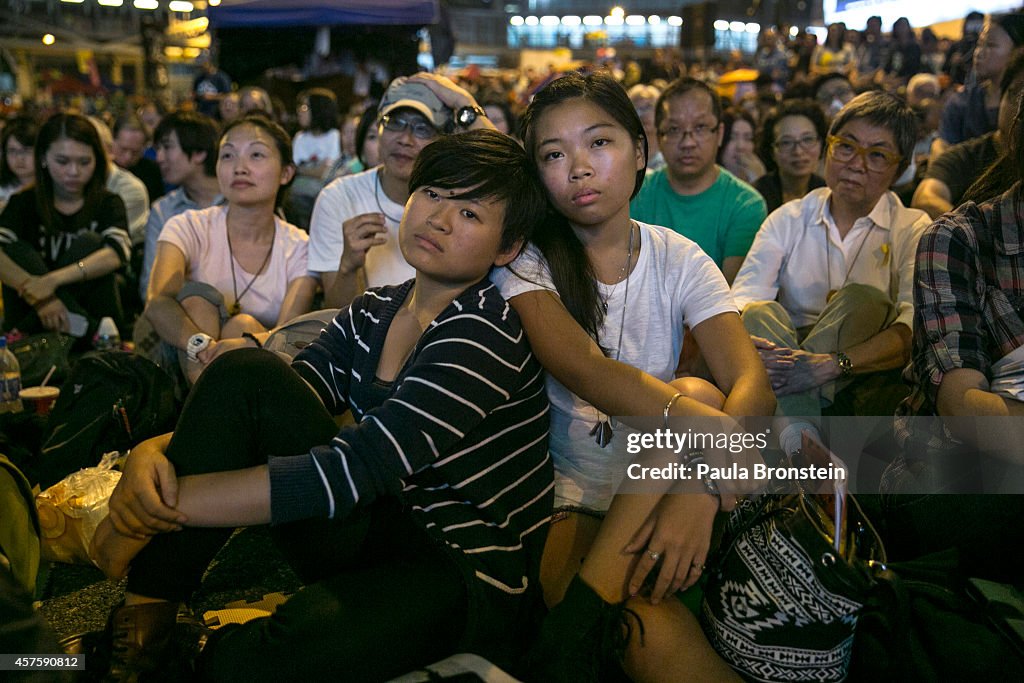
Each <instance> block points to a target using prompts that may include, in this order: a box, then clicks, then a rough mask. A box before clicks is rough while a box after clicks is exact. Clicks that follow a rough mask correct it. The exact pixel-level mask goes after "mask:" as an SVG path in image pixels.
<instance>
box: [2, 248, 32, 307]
mask: <svg viewBox="0 0 1024 683" xmlns="http://www.w3.org/2000/svg"><path fill="white" fill-rule="evenodd" d="M32 277H33V276H32V275H30V274H29V272H28V271H27V270H25V269H24V268H22V267H21V266H19V265H18V264H17V263H15V262H14V261H12V260H11V257H10V256H8V255H7V254H5V253H4V252H3V250H0V282H4V283H6V284H7V285H8V286H9V287H12V288H14V289H15V290H17V291H18V295H19V296H21V293H22V287H23V286H24V285H26V284H28V281H29V280H30V279H32Z"/></svg>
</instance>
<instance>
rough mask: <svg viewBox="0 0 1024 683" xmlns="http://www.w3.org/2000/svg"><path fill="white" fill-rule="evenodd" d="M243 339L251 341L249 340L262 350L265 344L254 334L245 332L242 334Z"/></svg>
mask: <svg viewBox="0 0 1024 683" xmlns="http://www.w3.org/2000/svg"><path fill="white" fill-rule="evenodd" d="M242 339H249V340H251V341H252V343H253V344H255V345H256V348H257V349H262V348H263V344H262V343H261V342H260V340H259V339H257V338H256V335H255V334H253V333H252V332H243V333H242Z"/></svg>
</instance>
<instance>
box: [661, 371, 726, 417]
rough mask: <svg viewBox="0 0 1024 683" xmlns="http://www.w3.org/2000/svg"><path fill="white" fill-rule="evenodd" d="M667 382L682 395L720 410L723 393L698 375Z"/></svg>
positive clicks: (722, 402) (723, 398) (723, 399)
mask: <svg viewBox="0 0 1024 683" xmlns="http://www.w3.org/2000/svg"><path fill="white" fill-rule="evenodd" d="M669 384H670V385H672V386H673V387H675V390H676V391H678V392H679V393H681V394H682V395H683V396H686V397H687V398H692V399H693V400H695V401H700V402H701V403H703V404H704V405H706V406H711V407H712V408H714V409H715V410H721V409H722V407H723V406H724V405H725V394H723V393H722V392H721V390H720V389H719V388H718V387H716V386H715V385H714V384H712V383H711V382H708V381H707V380H704V379H701V378H700V377H679V378H678V379H674V380H672V381H671V382H669Z"/></svg>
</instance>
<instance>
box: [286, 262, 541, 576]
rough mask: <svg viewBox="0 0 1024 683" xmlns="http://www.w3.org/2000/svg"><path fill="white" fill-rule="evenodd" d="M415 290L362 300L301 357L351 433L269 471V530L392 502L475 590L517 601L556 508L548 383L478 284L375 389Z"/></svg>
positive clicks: (493, 297)
mask: <svg viewBox="0 0 1024 683" xmlns="http://www.w3.org/2000/svg"><path fill="white" fill-rule="evenodd" d="M412 285H413V281H412V280H410V281H409V282H406V283H405V284H403V285H400V286H392V287H383V288H379V289H374V290H370V291H368V292H367V293H366V294H364V295H363V296H362V297H359V298H357V299H356V300H355V301H354V302H353V303H352V305H351V306H350V307H349V308H347V309H343V310H342V311H341V313H340V314H339V315H338V316H337V317H336V318H335V319H334V321H333V322H332V324H331V325H329V326H328V327H327V329H325V330H324V331H323V332H321V334H320V337H319V339H317V340H316V341H315V342H313V344H311V345H310V346H309V347H307V348H306V349H304V350H303V351H302V352H301V353H300V354H299V355H298V356H297V357H296V359H295V363H294V365H293V368H294V369H295V371H296V372H298V373H299V374H300V375H301V376H302V377H303V379H305V380H306V381H307V382H308V383H309V384H310V385H311V386H312V387H313V388H314V389H315V390H316V391H317V393H318V394H319V395H320V397H321V399H322V400H323V402H324V405H326V406H327V408H328V410H330V411H331V412H332V413H334V414H341V413H343V412H344V411H345V410H346V409H351V410H352V412H353V415H354V416H355V418H356V422H357V424H356V425H355V426H349V427H345V428H343V429H342V430H341V431H340V432H339V433H338V435H337V436H336V437H335V438H334V439H333V440H332V441H331V443H329V444H327V445H324V446H320V447H317V448H314V449H313V451H312V452H311V453H310V454H309V455H306V456H300V457H297V458H296V457H289V458H272V459H271V461H270V473H271V510H272V515H273V520H274V523H282V522H289V521H294V520H297V519H301V518H308V517H314V516H324V517H329V518H340V517H343V516H345V515H346V514H348V513H349V512H350V511H351V510H352V509H353V508H354V507H355V506H357V505H366V504H368V503H370V502H372V501H373V500H375V499H376V498H378V497H379V496H384V495H388V496H392V495H393V496H398V497H400V498H401V499H402V500H403V502H404V503H405V504H406V505H407V506H408V508H409V510H410V511H411V514H412V515H413V517H414V519H415V520H416V521H417V522H418V523H419V524H420V525H421V526H422V527H423V528H424V529H426V530H427V531H428V532H429V533H431V534H432V535H433V536H435V537H436V538H439V539H440V540H442V541H443V542H444V543H446V544H447V545H448V546H449V547H450V548H451V549H453V550H456V551H458V553H456V556H457V557H458V558H459V559H460V561H465V562H467V563H469V566H470V569H471V573H472V574H473V575H475V576H476V577H477V578H478V579H479V580H481V581H482V582H484V583H485V584H487V585H490V586H493V587H495V588H497V589H499V590H500V591H502V592H504V593H506V594H509V595H516V594H519V593H522V592H525V591H526V589H527V586H528V585H529V583H530V579H529V577H531V576H532V577H536V575H537V567H538V566H539V558H540V552H541V550H542V547H543V542H544V538H545V535H546V531H547V530H546V524H547V520H548V518H549V516H550V514H551V507H552V489H553V487H552V478H553V473H552V465H551V460H550V458H549V457H548V454H547V436H548V433H547V427H548V400H547V394H546V392H545V388H544V376H543V371H542V369H541V366H540V364H539V363H538V362H537V360H536V359H535V358H534V357H533V354H532V353H531V351H530V347H529V345H528V344H527V341H526V336H525V334H524V333H523V330H522V327H521V325H520V322H519V318H518V316H517V315H516V314H515V312H514V311H513V310H512V309H511V307H510V306H509V305H508V303H507V302H506V301H505V300H504V299H503V298H502V297H501V295H500V294H499V293H498V290H497V289H496V288H495V287H494V286H493V285H491V284H490V283H489V282H488V281H486V280H484V281H481V282H479V283H477V284H476V285H474V286H472V287H470V288H468V289H467V290H466V291H464V292H463V293H462V294H461V295H460V296H459V297H458V298H457V299H456V300H454V301H453V302H452V303H451V304H450V305H449V306H448V307H447V308H446V309H445V310H444V311H443V312H442V313H441V314H440V315H439V316H438V317H437V318H436V319H435V320H434V321H432V322H431V324H430V326H429V327H428V329H427V330H426V331H425V332H424V333H423V336H422V337H420V339H419V341H418V342H417V344H416V347H415V349H414V351H413V354H412V356H411V357H410V359H409V360H408V361H407V363H406V365H405V367H403V368H402V370H401V371H400V373H399V375H398V377H397V378H396V379H395V381H394V382H392V383H385V382H382V381H381V380H378V379H376V378H375V374H376V368H377V365H378V362H379V359H380V355H381V351H382V349H383V347H384V340H385V338H386V336H387V332H388V327H389V326H390V324H391V321H392V319H393V318H394V315H395V313H396V312H397V311H398V309H399V308H400V307H401V305H402V302H403V301H404V300H405V298H406V296H407V295H408V294H409V292H410V291H411V288H412ZM464 568H466V567H465V566H464Z"/></svg>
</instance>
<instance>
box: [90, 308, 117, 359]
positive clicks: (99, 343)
mask: <svg viewBox="0 0 1024 683" xmlns="http://www.w3.org/2000/svg"><path fill="white" fill-rule="evenodd" d="M92 346H93V348H94V349H96V350H97V351H116V350H117V349H120V348H121V333H120V332H118V330H117V325H115V324H114V319H113V318H111V317H110V316H107V317H105V318H103V319H102V320H100V326H99V327H97V328H96V336H95V337H93V338H92Z"/></svg>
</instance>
